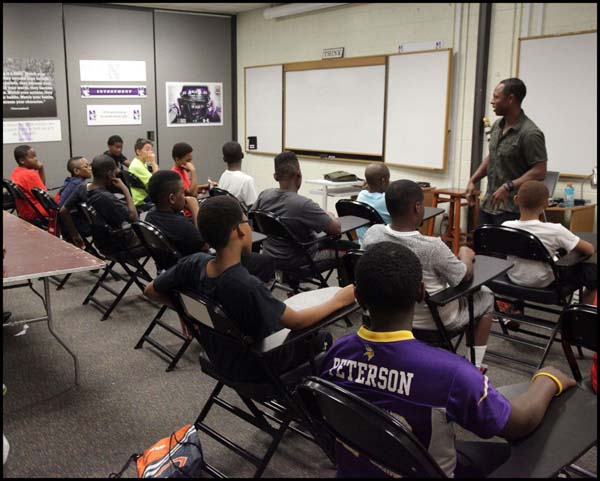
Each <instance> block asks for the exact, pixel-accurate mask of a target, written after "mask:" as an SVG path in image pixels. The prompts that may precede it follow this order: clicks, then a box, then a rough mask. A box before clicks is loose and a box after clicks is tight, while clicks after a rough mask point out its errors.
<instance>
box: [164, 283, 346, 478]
mask: <svg viewBox="0 0 600 481" xmlns="http://www.w3.org/2000/svg"><path fill="white" fill-rule="evenodd" d="M172 300H173V304H174V305H175V307H176V308H177V312H178V313H179V315H180V316H181V318H182V320H183V321H184V322H185V324H186V326H187V328H188V330H189V332H191V333H192V334H193V335H194V337H195V338H196V340H197V341H198V342H199V343H200V344H201V345H202V346H203V347H204V348H205V349H206V352H207V353H208V354H206V353H201V354H200V367H201V369H202V371H203V372H204V373H205V374H207V375H209V376H210V377H212V378H213V379H215V380H216V381H217V385H216V386H215V388H214V389H213V391H212V393H211V394H210V396H209V398H208V401H207V402H206V404H205V405H204V407H203V408H202V411H201V412H200V415H199V416H198V419H197V420H196V422H195V424H196V428H197V429H199V430H201V431H203V432H204V433H206V434H207V435H209V436H211V437H212V438H213V439H215V440H216V441H218V442H220V443H221V444H223V445H224V446H226V447H228V448H229V449H231V450H232V451H233V452H235V453H236V454H237V455H239V456H241V457H242V458H244V459H245V460H246V461H248V462H250V463H252V464H253V465H254V466H255V467H256V471H255V472H254V474H253V476H254V477H259V476H261V474H262V473H263V471H264V470H265V468H266V467H267V464H268V463H269V460H270V459H271V456H272V455H273V454H274V453H275V450H276V449H277V446H278V445H279V442H280V441H281V439H282V437H283V435H284V434H285V432H286V430H287V429H288V428H289V429H291V430H293V431H294V432H296V433H297V434H299V435H300V436H302V437H303V438H305V439H307V440H309V441H312V442H315V443H317V444H318V445H319V446H326V443H325V441H324V440H320V439H319V431H318V430H315V429H314V428H313V426H312V425H311V423H310V421H309V419H308V417H307V416H306V413H305V412H304V410H303V408H302V406H301V405H299V404H298V402H297V401H296V399H295V398H294V396H293V393H292V387H290V386H293V385H294V384H297V383H298V382H299V381H300V379H301V378H302V376H304V375H308V374H311V373H313V374H314V373H315V372H316V371H315V370H313V369H316V368H314V360H313V359H311V360H309V361H308V362H305V363H303V364H301V365H299V366H297V367H294V368H292V369H291V370H289V371H287V372H285V373H283V374H281V373H277V371H276V370H275V369H276V368H277V367H276V366H274V364H276V363H274V362H273V361H270V360H269V356H272V355H274V354H275V353H277V352H278V351H280V350H281V349H284V348H286V347H289V346H290V345H292V344H294V343H298V342H300V341H303V342H305V341H306V339H307V338H309V337H310V336H313V335H314V333H315V332H316V331H315V330H314V329H307V330H303V331H297V332H294V333H291V332H290V331H289V329H281V330H280V331H277V332H275V333H274V334H271V335H270V336H268V337H267V338H265V339H263V340H260V341H256V342H255V341H254V340H253V339H252V338H250V337H249V336H247V335H245V334H244V333H242V332H241V331H240V330H239V328H238V327H237V325H236V324H235V323H234V322H232V321H231V320H230V319H228V318H227V316H226V315H225V314H224V312H223V310H222V308H221V307H220V306H219V305H217V304H216V303H214V302H210V301H208V300H207V299H206V298H204V297H203V296H202V295H200V294H198V293H196V292H192V291H190V290H184V291H181V292H174V293H172ZM355 309H356V306H355V305H351V306H347V307H345V308H343V309H340V310H339V311H337V312H335V313H333V314H332V315H331V316H330V317H329V318H328V320H327V322H334V320H337V319H338V318H341V317H343V316H346V315H348V314H350V313H351V312H352V311H354V310H355ZM210 353H213V354H212V355H211V354H210ZM238 353H239V354H240V355H243V360H244V361H243V365H244V366H251V368H252V372H253V373H255V375H256V379H258V380H256V381H238V380H233V379H231V378H230V377H227V376H224V375H223V374H222V373H223V367H222V366H224V365H228V364H229V365H230V364H231V363H237V364H238V365H239V364H240V363H241V361H240V360H239V358H236V357H235V355H236V354H238ZM209 356H211V357H212V356H214V358H213V359H211V358H210V357H209ZM223 356H226V357H223ZM224 386H227V387H229V388H230V389H232V390H234V391H235V392H236V394H237V395H238V396H239V397H240V399H241V400H242V402H243V403H244V405H245V406H246V408H247V409H248V410H249V411H250V414H249V413H248V412H246V411H244V410H242V409H240V408H239V407H237V406H234V405H232V404H231V403H229V402H227V401H226V400H225V399H223V398H221V397H219V394H220V392H221V390H222V389H223V387H224ZM215 404H216V405H218V406H221V407H222V408H223V409H226V410H227V411H229V412H230V413H232V414H234V415H236V416H238V417H239V418H241V419H242V420H244V421H246V422H248V423H250V424H252V425H253V426H255V427H256V428H258V429H260V430H261V431H263V432H265V433H267V434H268V435H269V436H270V437H271V442H270V444H269V447H268V448H267V450H266V452H265V453H264V455H262V457H259V456H257V455H255V454H253V453H252V452H250V451H248V450H247V449H245V448H243V447H241V446H240V445H238V444H237V443H236V442H234V441H233V440H231V439H228V438H227V437H225V436H224V435H223V434H222V433H219V432H217V431H216V430H215V429H214V428H212V427H210V426H208V425H207V424H206V423H205V422H204V420H205V419H206V417H207V416H208V414H209V412H210V409H211V408H212V406H213V405H215ZM258 405H260V406H262V407H265V408H267V409H269V410H270V411H272V412H268V411H266V410H264V409H260V408H259V406H258ZM221 422H223V421H221ZM292 423H294V425H292ZM326 454H328V455H329V456H330V459H332V457H331V456H332V453H331V452H328V451H326ZM204 469H205V470H206V471H207V472H208V473H209V474H211V475H213V476H217V477H223V476H224V475H223V473H221V472H220V471H219V470H218V469H216V468H215V467H214V466H212V465H211V464H209V463H206V462H205V467H204Z"/></svg>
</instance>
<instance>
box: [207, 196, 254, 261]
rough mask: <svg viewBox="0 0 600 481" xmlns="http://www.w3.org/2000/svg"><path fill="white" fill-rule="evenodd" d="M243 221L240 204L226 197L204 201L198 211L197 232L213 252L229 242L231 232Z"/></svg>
mask: <svg viewBox="0 0 600 481" xmlns="http://www.w3.org/2000/svg"><path fill="white" fill-rule="evenodd" d="M242 220H243V212H242V208H241V207H240V203H239V202H238V201H237V200H236V199H234V198H232V197H229V196H227V195H219V196H216V197H210V198H208V199H206V200H205V201H204V202H203V203H202V204H201V205H200V210H199V211H198V230H199V231H200V234H202V238H203V239H204V240H205V241H206V242H207V243H208V245H209V246H211V247H212V248H213V249H215V250H220V249H222V248H223V247H225V246H226V245H227V243H228V242H229V236H230V235H231V230H232V229H233V228H234V227H235V226H237V225H238V224H239V223H240V222H241V221H242Z"/></svg>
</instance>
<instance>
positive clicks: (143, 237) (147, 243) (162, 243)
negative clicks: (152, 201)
mask: <svg viewBox="0 0 600 481" xmlns="http://www.w3.org/2000/svg"><path fill="white" fill-rule="evenodd" d="M131 227H132V228H133V230H134V232H135V233H136V235H137V236H138V237H139V239H140V241H141V242H142V244H143V245H144V247H145V248H146V249H147V250H148V252H149V253H150V256H151V257H152V259H153V260H154V263H155V264H156V272H157V276H158V275H159V274H161V273H162V272H164V271H165V270H167V269H168V268H170V267H171V266H174V265H175V264H177V261H178V260H179V259H181V254H180V253H179V252H178V251H177V250H176V249H175V248H174V247H173V246H172V245H171V244H170V243H169V241H168V240H167V238H166V236H165V235H164V234H163V233H162V232H161V231H160V229H159V228H158V227H156V226H154V225H152V224H150V223H148V222H144V221H143V220H139V221H137V222H134V223H133V224H131ZM166 310H167V306H162V307H161V308H160V310H159V311H158V313H157V314H156V316H154V318H153V319H152V321H151V322H150V324H149V325H148V328H147V329H146V331H145V332H144V334H143V335H142V337H140V339H139V341H138V342H137V343H136V345H135V349H141V348H142V346H143V345H144V342H148V343H149V344H151V345H152V346H154V347H155V348H156V349H158V350H159V351H160V352H162V353H163V354H164V355H165V356H167V357H168V358H169V359H170V362H169V365H168V366H167V369H166V370H167V372H169V371H171V370H172V369H174V368H175V366H176V365H177V363H178V362H179V359H181V356H183V353H184V352H185V350H186V349H187V348H188V346H189V345H190V343H191V342H192V337H191V336H190V335H189V334H188V333H187V332H185V329H184V332H183V333H182V332H180V331H178V330H177V329H175V328H173V327H171V326H170V325H168V324H166V323H165V322H163V321H162V320H161V317H162V315H163V314H164V313H165V311H166ZM156 326H160V327H162V328H163V329H166V330H167V331H169V332H170V333H171V334H173V335H174V336H177V337H178V338H179V339H181V340H182V341H183V344H182V345H181V347H180V348H179V350H178V351H177V352H175V353H174V352H172V351H171V350H170V349H169V348H167V347H166V346H163V345H162V344H161V343H159V342H158V341H157V340H156V339H154V338H152V337H150V334H151V333H152V331H153V330H154V328H155V327H156Z"/></svg>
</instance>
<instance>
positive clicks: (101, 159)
mask: <svg viewBox="0 0 600 481" xmlns="http://www.w3.org/2000/svg"><path fill="white" fill-rule="evenodd" d="M92 174H94V182H96V183H103V184H106V185H110V184H111V182H112V179H114V178H115V177H116V176H117V175H119V168H118V167H117V164H115V161H114V160H113V158H112V157H109V156H108V155H106V154H100V155H97V156H96V157H94V158H93V159H92Z"/></svg>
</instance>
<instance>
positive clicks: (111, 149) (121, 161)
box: [104, 135, 131, 169]
mask: <svg viewBox="0 0 600 481" xmlns="http://www.w3.org/2000/svg"><path fill="white" fill-rule="evenodd" d="M107 145H108V150H107V151H106V152H104V155H108V156H109V157H112V159H113V160H114V161H115V163H116V164H117V166H118V167H120V168H121V169H122V168H123V167H129V164H131V160H127V157H125V156H124V155H123V139H122V138H121V136H119V135H111V136H110V137H109V138H108V142H107Z"/></svg>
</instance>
